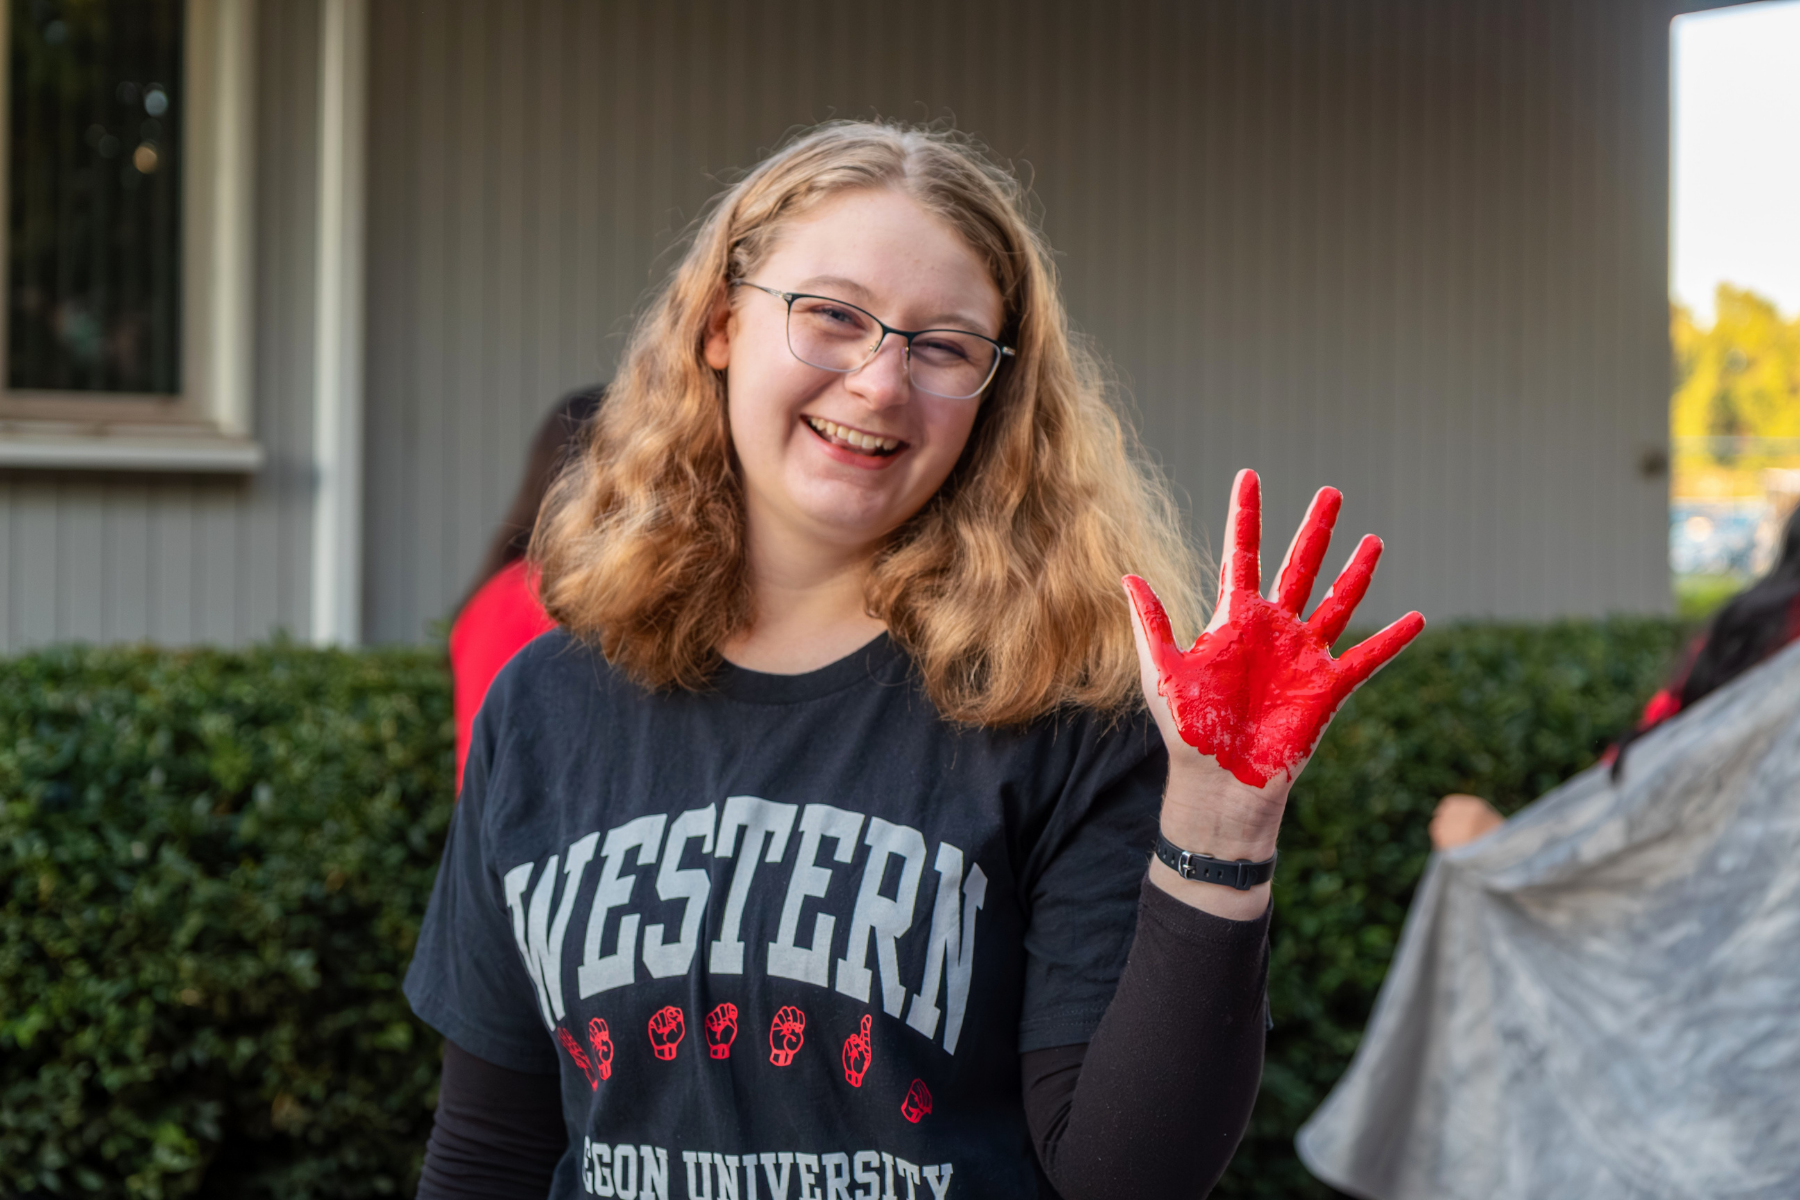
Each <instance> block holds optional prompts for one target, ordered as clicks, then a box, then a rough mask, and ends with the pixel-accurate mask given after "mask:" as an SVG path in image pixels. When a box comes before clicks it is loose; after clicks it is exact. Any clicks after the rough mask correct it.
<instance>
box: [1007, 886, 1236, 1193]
mask: <svg viewBox="0 0 1800 1200" xmlns="http://www.w3.org/2000/svg"><path fill="white" fill-rule="evenodd" d="M1204 886H1215V887H1216V886H1217V885H1204ZM1268 929H1269V915H1268V910H1267V909H1266V908H1265V910H1264V911H1263V913H1262V914H1261V915H1260V916H1258V917H1257V918H1255V919H1253V920H1249V921H1231V920H1227V919H1224V918H1221V917H1218V916H1214V915H1213V914H1211V913H1208V912H1205V911H1202V910H1199V909H1196V908H1194V907H1191V906H1190V905H1187V904H1184V903H1182V902H1181V901H1180V900H1178V899H1176V898H1175V897H1173V896H1171V895H1169V894H1167V893H1166V892H1164V891H1162V890H1161V889H1160V888H1157V887H1156V886H1155V885H1153V884H1150V883H1149V882H1146V884H1145V886H1144V889H1143V895H1142V898H1141V900H1140V903H1139V909H1138V926H1137V935H1136V938H1135V940H1134V941H1133V943H1132V948H1131V954H1130V957H1129V959H1128V960H1127V962H1126V965H1125V971H1124V974H1123V975H1122V976H1121V977H1120V979H1119V988H1118V992H1117V993H1116V995H1115V996H1114V998H1113V1001H1112V1004H1111V1005H1110V1006H1109V1007H1108V1009H1107V1012H1106V1016H1105V1017H1104V1018H1103V1019H1102V1020H1101V1022H1100V1027H1099V1029H1098V1030H1096V1031H1095V1034H1094V1038H1093V1040H1092V1041H1091V1042H1089V1043H1088V1045H1087V1047H1086V1049H1085V1052H1082V1051H1081V1048H1079V1047H1058V1048H1055V1049H1052V1050H1043V1051H1036V1052H1033V1053H1031V1054H1027V1055H1024V1056H1023V1059H1022V1067H1023V1070H1024V1076H1025V1079H1024V1085H1025V1103H1026V1116H1027V1120H1028V1122H1029V1124H1030V1126H1031V1131H1032V1136H1033V1140H1034V1142H1035V1143H1036V1145H1037V1148H1038V1154H1039V1160H1040V1161H1041V1162H1042V1164H1043V1166H1044V1170H1045V1173H1046V1174H1048V1175H1049V1176H1050V1180H1051V1182H1052V1183H1053V1184H1055V1186H1056V1189H1057V1191H1058V1192H1060V1193H1061V1194H1062V1195H1063V1196H1064V1197H1065V1198H1066V1200H1112V1198H1123V1197H1137V1196H1166V1197H1189V1196H1204V1195H1205V1194H1206V1193H1207V1192H1208V1191H1210V1190H1211V1189H1212V1186H1213V1185H1214V1184H1215V1183H1216V1182H1218V1179H1219V1177H1220V1175H1222V1174H1223V1173H1224V1171H1225V1167H1226V1164H1228V1163H1229V1162H1230V1161H1231V1156H1232V1154H1233V1152H1235V1151H1236V1149H1237V1145H1238V1142H1239V1140H1240V1139H1242V1137H1243V1135H1244V1130H1245V1128H1246V1127H1247V1126H1248V1125H1249V1122H1250V1110H1251V1108H1252V1107H1253V1106H1254V1104H1255V1102H1256V1093H1257V1087H1258V1085H1259V1084H1260V1083H1261V1080H1262V1062H1263V1039H1264V1034H1265V1032H1266V1029H1267V1020H1268V1018H1267V1011H1268V1010H1267V1006H1266V990H1267V981H1268V961H1269V959H1268Z"/></svg>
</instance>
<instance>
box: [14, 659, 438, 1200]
mask: <svg viewBox="0 0 1800 1200" xmlns="http://www.w3.org/2000/svg"><path fill="white" fill-rule="evenodd" d="M451 745H452V725H451V714H450V698H449V687H448V683H447V681H446V679H445V675H444V670H443V665H442V658H441V655H440V654H437V653H429V652H424V651H417V650H404V651H397V652H396V651H381V652H376V653H368V654H343V653H335V652H321V651H317V650H311V649H305V648H301V647H296V646H283V645H277V646H272V647H267V648H263V649H257V650H252V651H248V652H244V653H222V652H199V653H192V654H166V653H156V652H152V651H139V650H131V651H121V650H56V651H49V652H46V653H42V654H35V655H29V656H26V657H24V658H19V659H15V660H12V661H10V662H7V663H4V664H0V804H4V811H3V812H0V888H3V889H4V894H3V897H0V904H3V907H0V1195H7V1194H26V1195H29V1194H31V1193H32V1191H33V1190H34V1189H37V1190H40V1191H42V1192H44V1193H49V1194H52V1195H59V1196H79V1195H101V1196H142V1197H152V1198H154V1197H177V1196H196V1195H204V1196H220V1197H226V1196H230V1197H239V1196H245V1197H248V1196H281V1197H308V1196H346V1197H352V1196H368V1195H394V1194H406V1195H410V1194H411V1191H412V1185H413V1181H414V1178H415V1172H416V1162H417V1160H418V1158H419V1154H420V1150H421V1148H422V1147H423V1144H424V1139H425V1136H426V1133H427V1132H428V1130H429V1128H430V1113H431V1105H432V1102H433V1098H434V1097H433V1093H434V1089H435V1087H436V1064H437V1054H438V1047H437V1044H436V1037H435V1035H433V1034H431V1033H430V1032H429V1031H428V1030H427V1029H425V1027H424V1026H423V1025H421V1024H419V1023H418V1022H417V1021H416V1020H414V1018H413V1016H412V1013H411V1011H410V1009H409V1008H408V1006H407V1004H406V1001H405V999H404V998H403V997H402V996H401V995H400V979H401V975H402V972H403V971H404V970H405V967H406V963H407V962H408V960H409V959H410V957H411V953H412V947H413V942H414V939H415V938H416V936H417V933H418V927H419V919H420V917H421V916H422V915H423V913H424V910H425V902H426V899H427V897H428V896H429V894H430V890H431V881H432V878H433V876H434V875H435V873H436V869H437V861H438V853H439V851H440V849H441V847H442V845H443V836H444V830H445V827H446V825H447V822H448V817H449V811H450V804H449V801H450V794H449V793H450V786H449V780H450V776H451V770H452V749H451Z"/></svg>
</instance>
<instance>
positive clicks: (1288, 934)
mask: <svg viewBox="0 0 1800 1200" xmlns="http://www.w3.org/2000/svg"><path fill="white" fill-rule="evenodd" d="M1686 633H1687V627H1686V626H1684V625H1682V624H1679V623H1677V622H1674V621H1666V620H1653V619H1626V618H1616V619H1612V620H1607V621H1600V622H1591V621H1579V622H1578V621H1568V622H1559V623H1556V624H1550V625H1498V624H1483V625H1463V626H1451V627H1448V628H1437V629H1427V630H1426V632H1425V633H1424V634H1422V635H1421V636H1420V638H1419V640H1418V641H1417V642H1415V643H1414V644H1413V645H1412V646H1411V647H1410V648H1408V649H1407V651H1406V652H1405V653H1404V654H1402V655H1401V656H1400V657H1399V658H1398V659H1396V660H1395V661H1394V662H1393V663H1392V664H1391V665H1389V666H1388V667H1387V668H1386V669H1385V670H1384V671H1382V673H1381V674H1380V675H1378V676H1376V677H1375V678H1374V679H1373V680H1372V681H1370V683H1369V684H1368V686H1366V687H1364V688H1363V689H1362V690H1361V691H1360V692H1358V693H1357V694H1356V695H1355V696H1354V697H1353V698H1352V699H1351V700H1350V702H1349V703H1348V704H1346V705H1345V706H1344V709H1343V711H1342V712H1341V713H1340V714H1339V715H1338V718H1337V720H1336V721H1335V722H1333V723H1332V726H1331V729H1330V731H1329V732H1327V733H1326V735H1325V739H1324V741H1323V742H1322V743H1321V744H1320V746H1319V750H1318V753H1317V754H1316V755H1315V756H1314V758H1313V761H1312V762H1311V763H1310V764H1308V766H1307V768H1306V773H1305V774H1304V775H1302V776H1301V777H1300V781H1299V783H1298V784H1296V785H1295V788H1294V792H1293V797H1292V799H1291V801H1290V803H1289V805H1288V811H1287V817H1286V820H1285V822H1284V825H1283V829H1282V833H1281V867H1280V869H1279V870H1278V871H1277V872H1276V875H1275V920H1274V926H1273V931H1272V933H1271V940H1272V955H1273V956H1272V961H1271V965H1270V978H1269V993H1270V994H1269V1004H1270V1013H1271V1016H1272V1017H1273V1019H1274V1022H1275V1027H1274V1029H1273V1030H1271V1031H1270V1033H1269V1047H1268V1058H1267V1063H1266V1066H1265V1068H1264V1072H1263V1086H1262V1094H1261V1096H1260V1097H1259V1098H1258V1100H1257V1105H1256V1112H1255V1115H1254V1116H1253V1117H1252V1121H1251V1127H1250V1132H1249V1134H1248V1136H1247V1137H1246V1138H1245V1140H1244V1143H1243V1145H1242V1147H1241V1148H1240V1149H1239V1151H1238V1155H1237V1158H1236V1159H1235V1160H1234V1161H1233V1162H1232V1165H1231V1168H1230V1169H1229V1170H1228V1171H1227V1172H1226V1175H1225V1178H1224V1180H1223V1181H1222V1182H1221V1183H1220V1185H1219V1188H1218V1190H1217V1191H1216V1192H1215V1193H1214V1194H1215V1195H1216V1196H1220V1197H1230V1198H1233V1200H1235V1198H1239V1197H1259V1198H1260V1197H1268V1198H1275V1197H1281V1198H1283V1200H1287V1198H1298V1197H1312V1196H1330V1195H1333V1194H1334V1193H1333V1192H1332V1191H1331V1190H1330V1189H1329V1188H1326V1187H1325V1186H1324V1185H1322V1184H1320V1183H1319V1182H1318V1181H1317V1180H1315V1179H1313V1178H1312V1177H1311V1176H1310V1175H1309V1174H1307V1172H1306V1170H1305V1169H1304V1168H1303V1167H1301V1165H1300V1163H1299V1160H1298V1159H1297V1158H1296V1156H1295V1154H1294V1133H1295V1131H1296V1130H1298V1129H1299V1127H1300V1125H1301V1124H1302V1123H1303V1122H1304V1121H1305V1120H1306V1118H1307V1117H1309V1116H1311V1115H1312V1112H1313V1110H1314V1109H1316V1108H1317V1107H1318V1106H1319V1104H1320V1103H1321V1102H1322V1101H1323V1100H1324V1099H1325V1096H1326V1094H1327V1093H1328V1092H1329V1091H1330V1090H1331V1087H1332V1085H1333V1084H1334V1083H1335V1082H1336V1081H1337V1079H1338V1077H1339V1076H1341V1075H1342V1074H1343V1073H1344V1069H1345V1068H1346V1067H1347V1066H1349V1063H1350V1056H1351V1055H1352V1054H1354V1053H1355V1051H1356V1046H1357V1042H1358V1041H1359V1040H1360V1038H1361V1037H1362V1030H1363V1026H1364V1025H1365V1024H1366V1023H1367V1021H1368V1018H1369V1010H1370V1008H1371V1007H1372V1006H1373V1004H1374V1001H1375V993H1376V992H1377V991H1378V990H1379V989H1380V987H1381V981H1382V978H1383V976H1384V975H1385V974H1386V973H1387V968H1388V962H1389V960H1390V958H1391V957H1392V955H1393V952H1394V947H1395V945H1396V944H1397V942H1398V940H1399V936H1400V927H1401V924H1402V923H1403V922H1404V920H1405V918H1406V909H1407V906H1408V905H1409V904H1410V903H1411V902H1412V894H1413V888H1414V886H1415V885H1416V884H1417V883H1418V880H1419V877H1420V875H1421V874H1422V873H1423V872H1424V869H1425V860H1426V858H1427V856H1428V855H1429V854H1430V849H1431V847H1430V841H1429V839H1428V837H1427V834H1426V826H1427V824H1428V822H1429V821H1430V819H1431V813H1432V810H1433V809H1434V808H1435V807H1436V806H1437V802H1438V799H1439V798H1440V797H1441V796H1443V795H1444V794H1445V793H1447V792H1470V793H1473V794H1475V795H1478V796H1484V797H1486V798H1487V799H1489V800H1491V801H1493V803H1494V804H1495V805H1496V806H1497V807H1498V808H1499V809H1500V811H1502V812H1504V813H1512V812H1515V811H1517V810H1518V809H1519V808H1521V807H1523V806H1524V805H1526V804H1528V803H1530V802H1531V801H1532V800H1534V799H1536V798H1537V797H1538V796H1540V795H1542V794H1543V793H1544V792H1547V791H1549V790H1550V789H1551V788H1553V787H1555V786H1556V785H1557V784H1559V783H1561V782H1562V781H1563V780H1565V779H1567V778H1569V777H1570V776H1571V775H1574V774H1576V773H1577V772H1579V771H1581V770H1582V769H1584V768H1586V767H1588V766H1590V765H1592V764H1593V762H1594V761H1595V759H1596V758H1597V757H1598V756H1599V755H1600V753H1601V752H1602V751H1603V750H1605V748H1606V747H1607V745H1608V744H1610V742H1611V741H1612V739H1613V738H1614V737H1615V736H1616V735H1617V734H1618V733H1619V732H1620V731H1621V730H1623V729H1625V728H1627V727H1628V726H1629V725H1631V724H1632V723H1633V722H1634V721H1635V719H1636V717H1637V714H1638V711H1639V709H1640V708H1641V706H1642V705H1643V703H1644V701H1645V700H1646V699H1648V698H1649V696H1650V694H1651V693H1652V692H1654V691H1655V690H1656V689H1657V688H1658V687H1659V686H1661V685H1662V683H1663V681H1664V679H1665V676H1666V675H1667V673H1668V671H1669V669H1670V667H1671V665H1672V663H1673V662H1674V659H1675V656H1676V654H1677V652H1678V651H1679V650H1680V648H1681V646H1682V643H1683V641H1684V640H1685V637H1686Z"/></svg>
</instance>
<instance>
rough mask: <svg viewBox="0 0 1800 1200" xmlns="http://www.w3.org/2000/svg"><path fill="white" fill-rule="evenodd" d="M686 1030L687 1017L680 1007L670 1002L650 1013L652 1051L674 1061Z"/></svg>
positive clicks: (664, 1059)
mask: <svg viewBox="0 0 1800 1200" xmlns="http://www.w3.org/2000/svg"><path fill="white" fill-rule="evenodd" d="M686 1032H687V1018H686V1017H684V1016H682V1015H681V1010H680V1009H679V1008H676V1007H675V1006H674V1005H673V1004H669V1005H665V1006H664V1007H662V1008H659V1009H657V1010H656V1011H655V1012H653V1013H651V1014H650V1052H651V1053H652V1054H654V1055H656V1057H658V1058H660V1059H662V1060H663V1061H664V1062H673V1061H674V1060H675V1051H676V1049H677V1048H679V1047H680V1045H681V1035H682V1034H684V1033H686Z"/></svg>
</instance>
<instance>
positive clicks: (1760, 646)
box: [1431, 508, 1800, 851]
mask: <svg viewBox="0 0 1800 1200" xmlns="http://www.w3.org/2000/svg"><path fill="white" fill-rule="evenodd" d="M1796 639H1800V508H1796V509H1795V510H1794V511H1793V512H1792V513H1790V514H1789V516H1788V519H1787V524H1786V525H1785V526H1783V528H1782V534H1781V547H1780V550H1779V552H1778V553H1777V555H1776V558H1775V565H1774V566H1773V567H1771V568H1769V572H1768V574H1766V575H1764V576H1763V577H1762V578H1761V579H1759V580H1757V581H1756V582H1755V583H1753V584H1751V585H1750V586H1749V587H1747V588H1745V589H1744V590H1743V591H1741V592H1739V593H1738V594H1737V595H1736V596H1734V597H1733V598H1732V599H1731V600H1730V601H1728V602H1727V603H1726V604H1725V606H1724V607H1723V608H1721V609H1720V610H1719V611H1718V612H1717V613H1716V614H1714V616H1713V619H1712V620H1711V621H1710V622H1708V624H1707V628H1706V631H1705V632H1704V633H1702V634H1701V635H1700V636H1699V637H1697V638H1695V639H1694V641H1693V644H1692V645H1690V646H1689V647H1688V649H1687V653H1686V654H1684V655H1683V656H1682V661H1681V665H1680V666H1679V667H1678V668H1677V669H1676V671H1675V673H1674V677H1673V678H1672V679H1671V680H1670V682H1669V685H1668V686H1667V687H1665V688H1662V689H1661V690H1659V691H1658V692H1657V693H1656V694H1655V695H1654V696H1652V697H1650V701H1649V703H1647V704H1645V705H1644V712H1643V715H1642V716H1641V717H1639V718H1638V722H1637V724H1636V725H1635V726H1633V727H1632V728H1631V729H1629V730H1627V731H1626V732H1625V734H1624V735H1623V736H1621V737H1620V738H1619V740H1618V742H1617V743H1616V744H1615V745H1614V746H1613V747H1612V748H1611V749H1610V750H1608V751H1607V752H1606V757H1605V759H1604V760H1603V761H1608V762H1610V763H1611V764H1612V774H1613V779H1614V780H1615V781H1616V780H1618V779H1619V778H1620V777H1621V776H1622V775H1623V774H1624V771H1625V753H1626V751H1627V750H1629V749H1630V748H1631V744H1632V743H1633V742H1635V741H1637V740H1638V739H1639V738H1641V737H1643V736H1644V735H1645V734H1646V733H1649V732H1650V731H1651V730H1652V729H1655V728H1656V727H1657V726H1659V725H1661V724H1662V723H1663V722H1665V721H1667V720H1669V719H1670V718H1671V717H1674V716H1675V715H1676V714H1678V713H1681V712H1684V711H1686V710H1687V709H1690V708H1692V707H1694V705H1696V704H1698V703H1700V701H1701V700H1703V699H1705V698H1706V697H1707V696H1710V695H1712V694H1713V693H1714V692H1716V691H1718V690H1719V689H1720V688H1722V687H1724V686H1725V685H1726V684H1728V683H1730V682H1731V681H1732V680H1734V679H1736V678H1737V677H1738V676H1739V675H1742V674H1743V673H1744V672H1745V671H1748V670H1749V669H1750V668H1751V667H1754V666H1756V665H1757V664H1758V663H1760V662H1763V661H1764V660H1766V659H1768V658H1769V657H1770V656H1771V655H1773V654H1774V653H1775V652H1776V651H1777V650H1780V649H1781V648H1782V647H1783V646H1786V645H1787V644H1788V643H1789V642H1792V641H1795V640H1796ZM1505 821H1506V818H1505V817H1503V816H1501V815H1500V813H1499V812H1498V811H1497V810H1496V809H1495V808H1494V806H1493V805H1491V804H1489V803H1488V802H1487V801H1486V800H1483V799H1482V798H1481V797H1480V796H1470V795H1465V794H1463V793H1452V794H1451V795H1448V796H1445V797H1444V798H1443V799H1442V800H1440V801H1438V806H1437V811H1436V812H1434V813H1433V814H1432V817H1431V848H1432V849H1433V850H1438V851H1444V850H1454V849H1456V848H1457V847H1458V846H1466V845H1468V844H1469V843H1470V842H1472V841H1474V840H1475V839H1476V838H1479V837H1483V836H1485V835H1487V834H1490V833H1492V832H1493V831H1494V830H1496V829H1498V828H1500V826H1501V825H1502V824H1503V823H1505Z"/></svg>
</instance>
